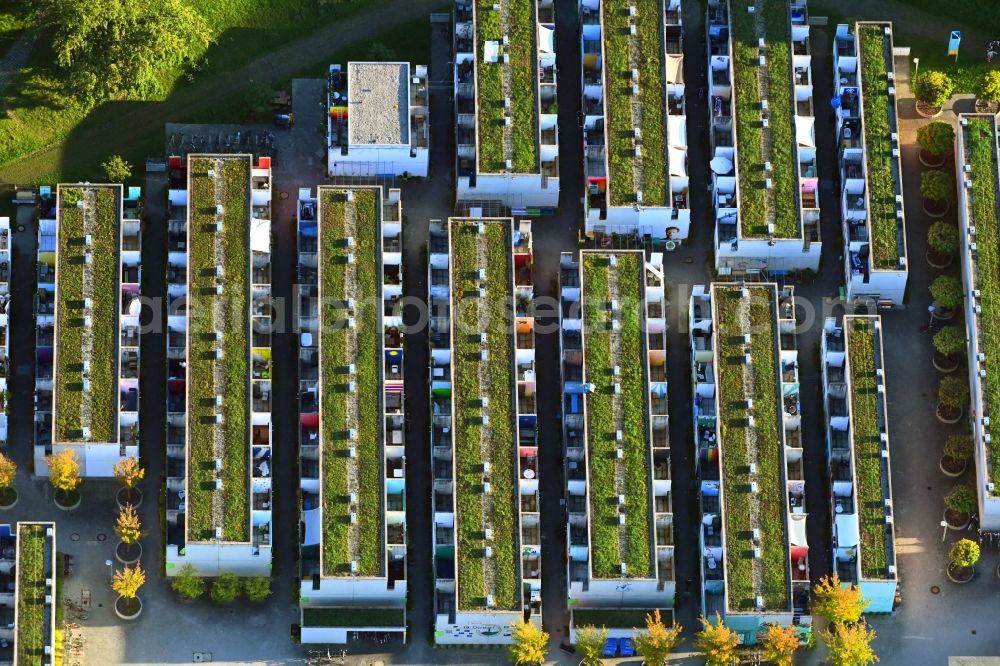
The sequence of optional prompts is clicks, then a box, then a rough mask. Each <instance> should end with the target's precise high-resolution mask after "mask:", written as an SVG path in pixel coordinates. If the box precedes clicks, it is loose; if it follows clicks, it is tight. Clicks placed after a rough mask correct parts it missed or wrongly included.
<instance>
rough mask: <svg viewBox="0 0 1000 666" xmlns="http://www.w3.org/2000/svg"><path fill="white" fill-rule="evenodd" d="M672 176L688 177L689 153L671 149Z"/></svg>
mask: <svg viewBox="0 0 1000 666" xmlns="http://www.w3.org/2000/svg"><path fill="white" fill-rule="evenodd" d="M669 154H670V175H671V176H687V164H686V162H687V151H686V150H680V149H678V148H670V149H669Z"/></svg>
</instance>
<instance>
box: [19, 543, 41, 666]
mask: <svg viewBox="0 0 1000 666" xmlns="http://www.w3.org/2000/svg"><path fill="white" fill-rule="evenodd" d="M17 547H18V550H19V553H18V560H17V627H16V629H17V663H19V664H41V663H43V659H44V656H43V655H44V652H45V595H46V593H47V591H48V590H47V588H46V586H45V578H46V576H45V525H39V524H28V525H21V526H20V527H19V528H18V530H17Z"/></svg>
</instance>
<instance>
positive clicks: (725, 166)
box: [708, 157, 733, 176]
mask: <svg viewBox="0 0 1000 666" xmlns="http://www.w3.org/2000/svg"><path fill="white" fill-rule="evenodd" d="M708 165H709V166H710V167H712V171H713V172H715V173H717V174H719V175H720V176H724V175H725V174H727V173H729V172H731V171H732V170H733V163H732V162H730V161H729V160H727V159H726V158H725V157H716V158H714V159H713V160H712V161H711V162H709V163H708Z"/></svg>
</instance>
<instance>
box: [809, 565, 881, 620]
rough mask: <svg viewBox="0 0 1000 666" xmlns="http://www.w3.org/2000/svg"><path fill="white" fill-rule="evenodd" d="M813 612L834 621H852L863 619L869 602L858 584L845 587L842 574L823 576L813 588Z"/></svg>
mask: <svg viewBox="0 0 1000 666" xmlns="http://www.w3.org/2000/svg"><path fill="white" fill-rule="evenodd" d="M812 598H813V602H812V609H813V613H815V614H816V615H819V616H820V617H823V618H826V619H827V620H828V621H829V622H833V623H845V622H846V623H852V622H857V621H858V620H859V619H861V614H862V613H864V612H865V609H866V608H868V604H869V602H868V601H867V600H866V599H865V598H864V597H862V596H861V588H859V587H858V586H857V585H848V586H847V587H844V586H843V585H841V583H840V576H838V575H837V574H833V575H832V576H823V577H822V578H820V579H819V582H817V583H816V585H814V586H813V589H812Z"/></svg>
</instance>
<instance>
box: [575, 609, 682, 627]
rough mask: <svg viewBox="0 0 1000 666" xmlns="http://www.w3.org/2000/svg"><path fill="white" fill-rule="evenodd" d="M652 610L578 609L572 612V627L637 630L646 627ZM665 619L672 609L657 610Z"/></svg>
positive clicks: (669, 615)
mask: <svg viewBox="0 0 1000 666" xmlns="http://www.w3.org/2000/svg"><path fill="white" fill-rule="evenodd" d="M654 610H656V609H654V608H649V609H632V608H580V609H577V610H574V611H573V626H574V627H587V626H594V627H612V628H629V627H632V628H638V629H642V628H643V627H645V626H646V615H647V614H651V613H652V612H653V611H654ZM659 610H660V613H662V614H663V615H664V616H665V617H668V618H669V617H671V615H672V614H673V609H667V608H661V609H659Z"/></svg>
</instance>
